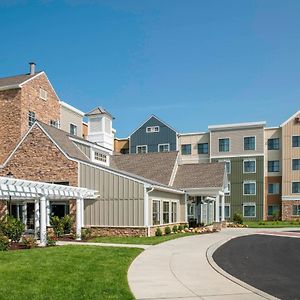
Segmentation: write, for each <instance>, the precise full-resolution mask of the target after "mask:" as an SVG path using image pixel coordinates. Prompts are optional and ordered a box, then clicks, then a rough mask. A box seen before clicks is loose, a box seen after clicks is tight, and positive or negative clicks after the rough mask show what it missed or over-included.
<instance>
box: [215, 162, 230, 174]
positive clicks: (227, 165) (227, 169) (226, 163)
mask: <svg viewBox="0 0 300 300" xmlns="http://www.w3.org/2000/svg"><path fill="white" fill-rule="evenodd" d="M218 162H225V169H226V173H227V174H231V161H230V160H229V159H219V160H218Z"/></svg>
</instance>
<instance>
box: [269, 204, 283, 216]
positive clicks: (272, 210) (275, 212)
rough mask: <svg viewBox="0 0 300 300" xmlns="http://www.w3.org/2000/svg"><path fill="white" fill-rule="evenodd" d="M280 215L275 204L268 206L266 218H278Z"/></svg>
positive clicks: (278, 208)
mask: <svg viewBox="0 0 300 300" xmlns="http://www.w3.org/2000/svg"><path fill="white" fill-rule="evenodd" d="M279 213H280V207H279V205H277V204H272V205H268V217H275V216H278V215H279Z"/></svg>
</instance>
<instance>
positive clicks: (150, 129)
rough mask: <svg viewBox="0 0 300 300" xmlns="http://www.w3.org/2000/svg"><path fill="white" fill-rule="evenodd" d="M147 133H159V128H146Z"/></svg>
mask: <svg viewBox="0 0 300 300" xmlns="http://www.w3.org/2000/svg"><path fill="white" fill-rule="evenodd" d="M146 132H147V133H153V132H159V126H148V127H146Z"/></svg>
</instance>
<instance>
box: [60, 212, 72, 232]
mask: <svg viewBox="0 0 300 300" xmlns="http://www.w3.org/2000/svg"><path fill="white" fill-rule="evenodd" d="M61 222H62V226H63V228H64V229H63V230H64V233H65V234H69V233H71V230H72V226H73V223H74V221H73V218H72V217H71V216H70V215H65V216H64V217H63V218H61Z"/></svg>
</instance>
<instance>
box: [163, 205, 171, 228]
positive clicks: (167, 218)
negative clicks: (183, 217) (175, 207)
mask: <svg viewBox="0 0 300 300" xmlns="http://www.w3.org/2000/svg"><path fill="white" fill-rule="evenodd" d="M163 223H164V224H169V223H170V202H169V201H163Z"/></svg>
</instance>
